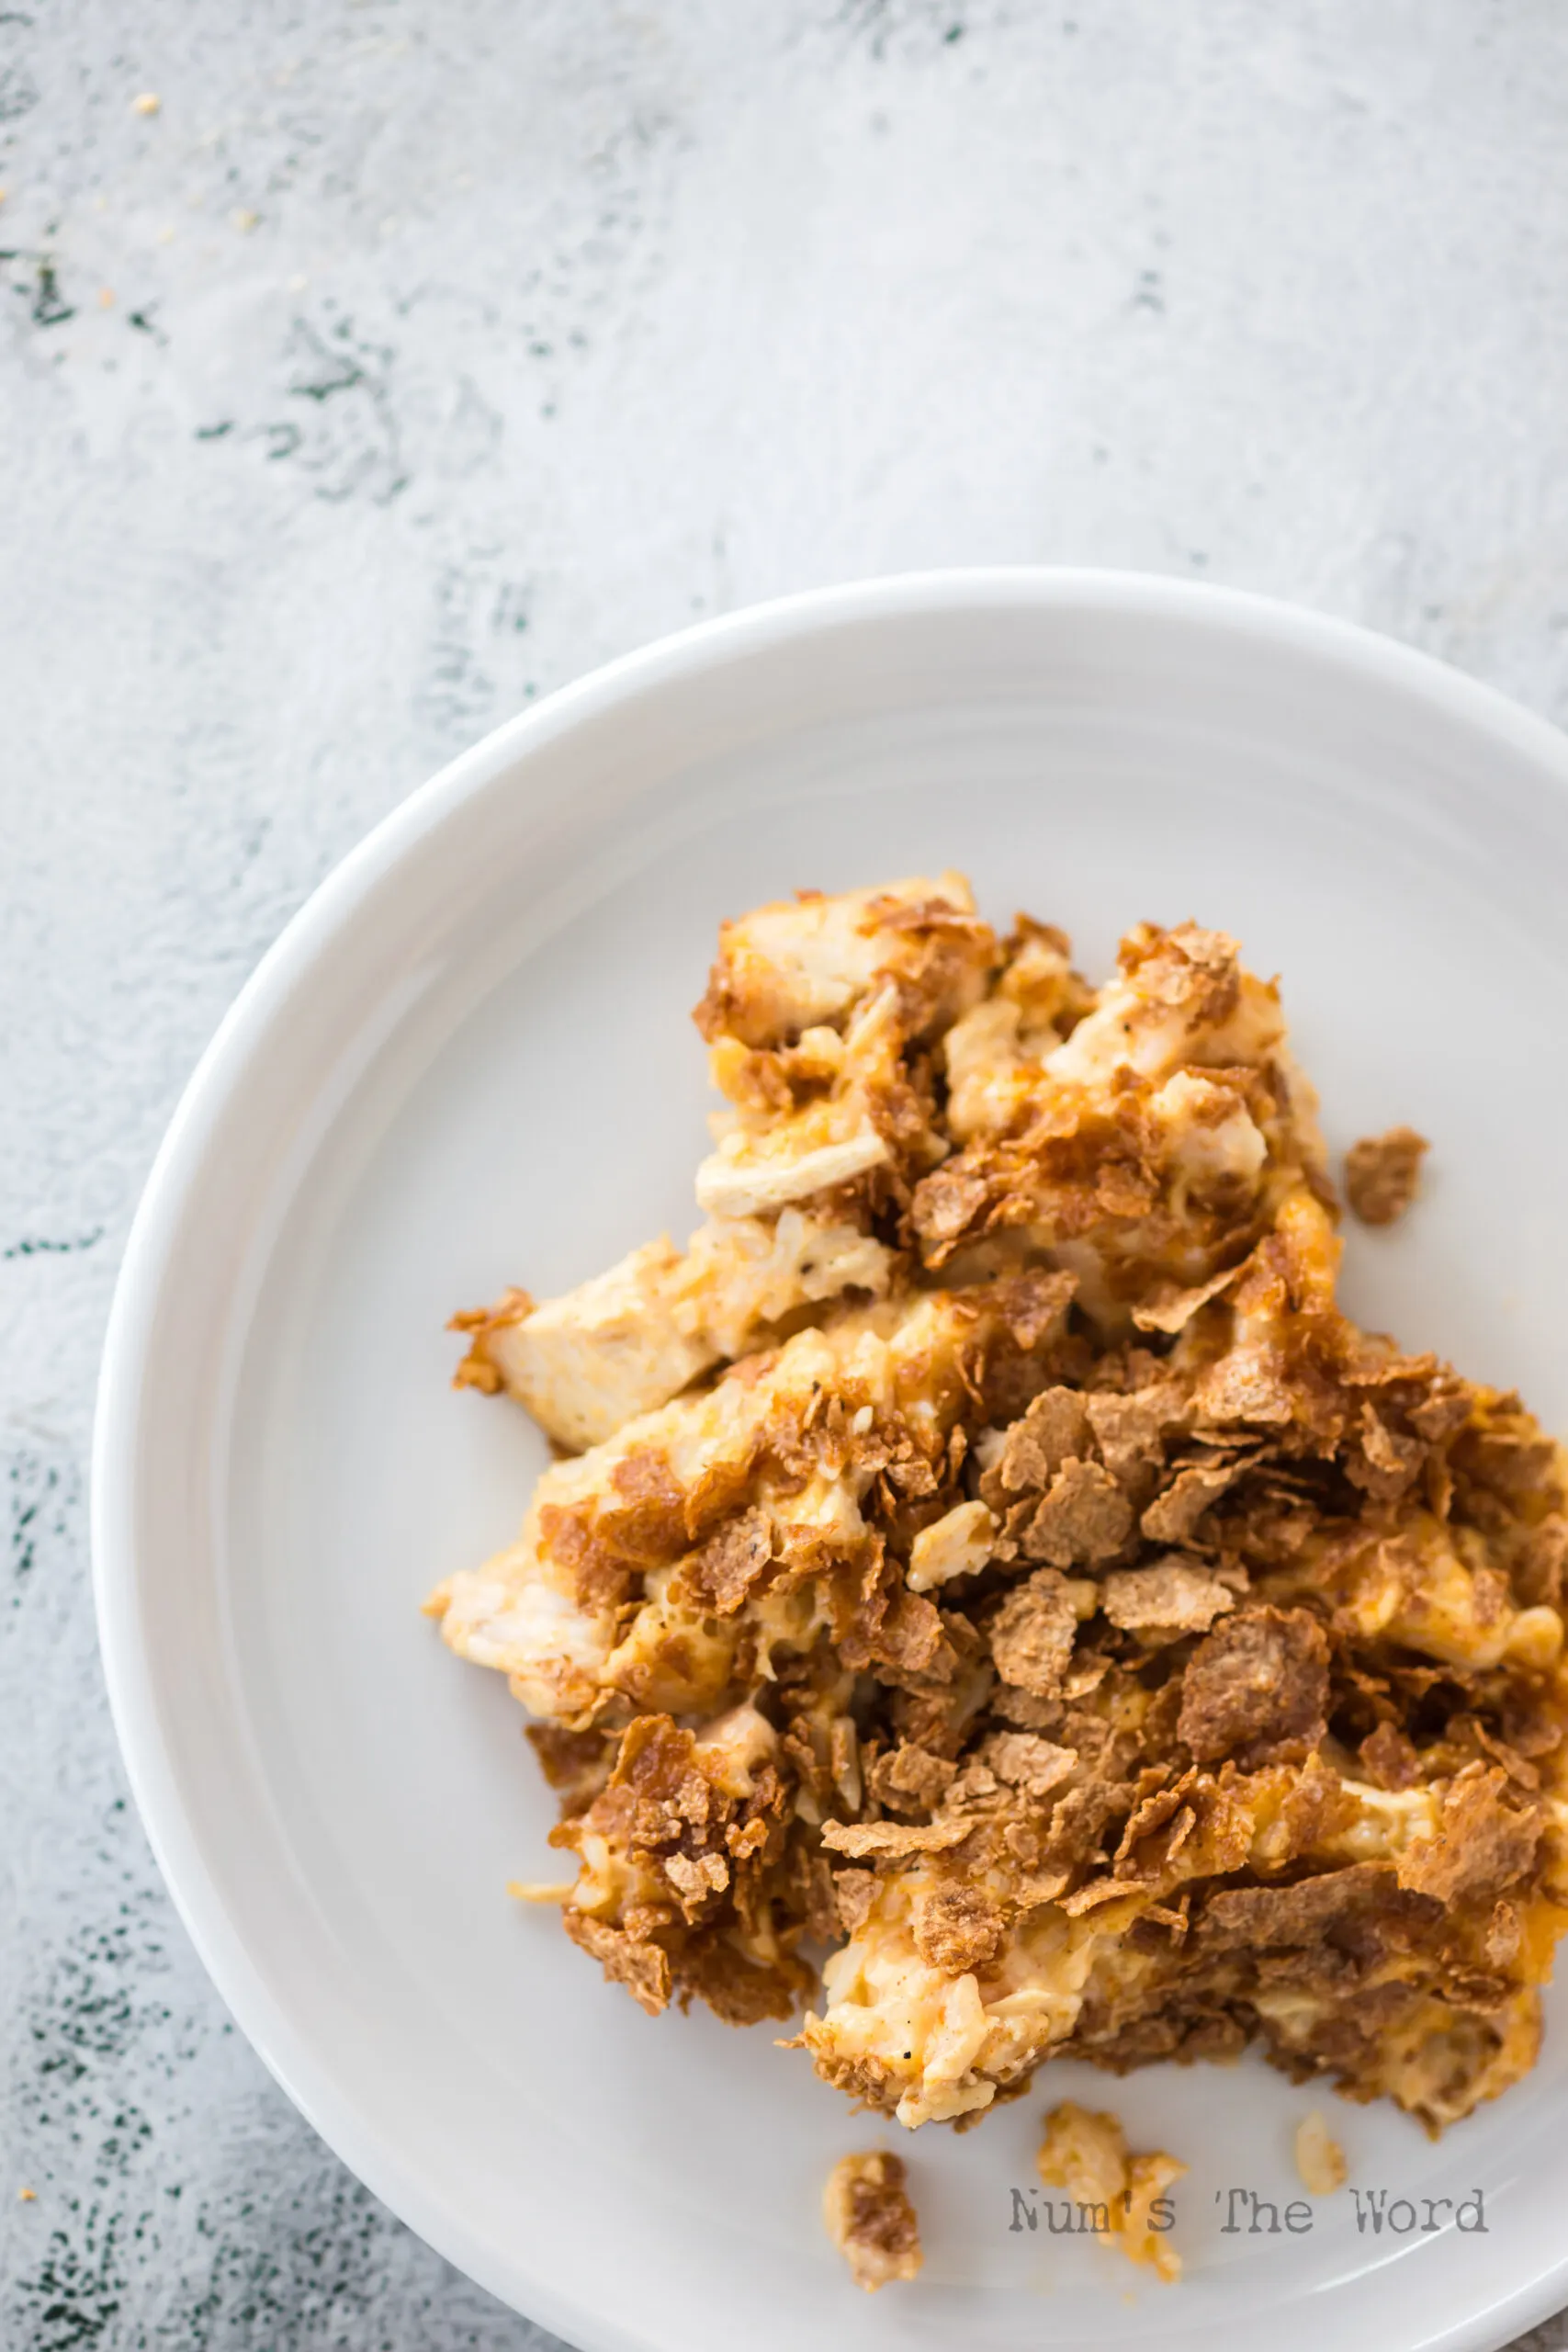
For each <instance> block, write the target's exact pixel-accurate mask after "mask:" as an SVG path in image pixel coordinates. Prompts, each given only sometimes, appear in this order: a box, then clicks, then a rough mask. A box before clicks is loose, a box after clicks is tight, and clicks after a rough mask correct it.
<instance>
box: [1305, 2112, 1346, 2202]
mask: <svg viewBox="0 0 1568 2352" xmlns="http://www.w3.org/2000/svg"><path fill="white" fill-rule="evenodd" d="M1296 2170H1297V2172H1298V2173H1300V2175H1301V2178H1302V2187H1303V2188H1304V2189H1305V2190H1306V2192H1307V2194H1308V2196H1309V2197H1332V2196H1333V2194H1334V2192H1335V2190H1336V2189H1337V2188H1344V2186H1345V2177H1346V2173H1347V2170H1348V2166H1347V2165H1346V2162H1345V2151H1344V2149H1343V2148H1342V2147H1341V2146H1340V2144H1339V2143H1338V2141H1337V2139H1336V2138H1335V2137H1334V2134H1333V2132H1332V2131H1330V2130H1329V2128H1328V2126H1327V2124H1326V2123H1325V2121H1324V2120H1323V2118H1322V2116H1321V2115H1320V2114H1319V2113H1318V2111H1317V2109H1316V2108H1314V2109H1313V2111H1312V2113H1311V2114H1310V2115H1303V2118H1302V2120H1301V2121H1300V2122H1299V2123H1298V2124H1297V2126H1296Z"/></svg>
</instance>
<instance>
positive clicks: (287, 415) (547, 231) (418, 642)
mask: <svg viewBox="0 0 1568 2352" xmlns="http://www.w3.org/2000/svg"><path fill="white" fill-rule="evenodd" d="M139 100H140V101H141V104H140V105H139V104H138V101H139ZM0 184H3V185H4V187H5V190H6V194H5V198H4V201H3V202H0V247H3V248H4V261H3V264H0V351H3V359H0V367H3V373H0V390H3V408H0V539H3V541H4V543H5V544H4V547H3V548H0V791H3V794H4V803H3V807H4V831H3V835H0V839H3V842H4V857H3V862H0V927H3V928H0V936H3V939H4V950H5V980H4V997H3V1001H4V1004H5V1008H6V1023H5V1029H4V1037H3V1046H0V1050H3V1053H4V1080H3V1083H0V1136H3V1147H4V1148H3V1151H0V1311H3V1315H4V1329H5V1334H6V1344H5V1350H4V1358H3V1365H0V1382H3V1387H0V1408H3V1411H4V1446H5V1477H6V1498H7V1509H8V1513H9V1532H10V1545H9V1562H8V1569H7V1578H8V1589H7V1596H6V1598H7V1606H6V1610H5V1612H4V1615H3V1618H0V1626H3V1637H0V1825H3V1826H0V1950H3V1951H4V1960H5V1996H6V1997H5V1999H4V2002H3V2004H0V2023H3V2027H4V2031H5V2036H6V2052H5V2075H4V2085H3V2090H0V2148H3V2152H4V2165H3V2167H0V2341H3V2343H4V2345H5V2346H6V2347H7V2352H11V2347H17V2352H22V2347H27V2352H66V2347H68V2346H105V2347H107V2346H114V2347H118V2346H126V2347H141V2346H176V2347H181V2348H182V2352H184V2347H191V2352H201V2348H202V2347H205V2352H242V2347H243V2352H328V2347H333V2352H338V2347H341V2348H342V2352H373V2347H376V2348H377V2352H379V2347H386V2352H412V2347H416V2346H417V2347H421V2352H423V2348H424V2347H430V2352H456V2347H457V2346H480V2347H483V2348H484V2352H514V2347H518V2346H525V2345H528V2344H531V2343H541V2342H545V2341H547V2339H544V2338H542V2337H540V2336H539V2335H538V2334H537V2332H536V2331H535V2330H531V2329H530V2328H529V2327H528V2326H527V2325H526V2324H525V2323H524V2322H522V2321H520V2320H517V2319H514V2318H513V2317H511V2316H510V2315H509V2314H508V2313H507V2312H503V2311H502V2310H501V2309H500V2307H499V2306H497V2305H495V2304H493V2303H492V2302H491V2301H489V2299H488V2298H487V2297H486V2296H484V2295H483V2294H481V2293H480V2292H479V2290H477V2289H476V2288H473V2287H470V2286H469V2285H468V2284H467V2283H466V2282H465V2281H464V2280H463V2279H462V2278H458V2277H457V2275H456V2274H455V2273H454V2272H452V2271H451V2270H449V2269H448V2268H447V2267H446V2265H445V2264H443V2263H442V2262H440V2261H439V2260H438V2259H437V2258H436V2256H434V2255H433V2254H431V2253H430V2252H428V2251H427V2250H426V2249H425V2248H424V2247H423V2245H420V2244H419V2243H418V2242H417V2241H416V2240H415V2239H413V2238H412V2237H411V2236H410V2235H409V2234H408V2233H406V2232H405V2231H404V2230H402V2229H401V2228H400V2226H399V2224H398V2223H397V2222H394V2221H393V2220H392V2219H391V2218H390V2216H389V2214H387V2213H386V2212H385V2211H382V2209H381V2208H380V2207H379V2206H378V2205H377V2204H376V2203H375V2201H374V2200H373V2199H371V2198H370V2197H369V2196H368V2195H367V2193H366V2192H365V2191H364V2190H363V2189H361V2188H358V2187H357V2186H356V2184H355V2182H354V2181H353V2180H352V2179H351V2178H350V2177H349V2176H348V2175H347V2174H346V2173H345V2172H344V2170H343V2169H342V2167H341V2166H340V2165H338V2164H337V2163H336V2162H335V2161H334V2160H333V2157H332V2156H330V2155H329V2154H327V2152H326V2151H325V2149H324V2148H322V2147H321V2144H320V2143H318V2142H317V2140H316V2139H315V2137H314V2136H313V2134H312V2133H311V2132H310V2130H309V2129H308V2128H307V2126H306V2125H305V2124H304V2123H303V2122H302V2121H300V2120H299V2118H298V2117H297V2116H296V2115H295V2114H294V2113H293V2111H292V2110H291V2109H290V2108H289V2107H288V2105H287V2103H286V2102H285V2100H284V2099H283V2098H282V2097H281V2095H280V2094H279V2093H278V2092H277V2091H276V2090H275V2089H274V2088H273V2086H272V2085H271V2083H270V2082H269V2080H268V2079H267V2077H266V2076H265V2075H264V2073H263V2071H262V2068H261V2066H260V2064H258V2062H257V2061H256V2060H255V2059H254V2057H253V2056H252V2055H251V2053H250V2052H249V2051H248V2049H247V2048H246V2047H245V2046H244V2045H243V2042H242V2041H240V2039H239V2037H238V2036H237V2034H236V2033H235V2032H234V2031H233V2030H232V2028H231V2026H230V2025H229V2023H228V2022H227V2020H226V2019H225V2017H224V2014H223V2011H222V2009H221V2007H220V2004H219V2002H218V2000H217V1998H216V1997H215V1996H214V1995H213V1994H212V1992H211V1991H210V1990H209V1986H208V1985H207V1982H206V1980H205V1978H204V1977H203V1975H202V1973H201V1972H200V1970H199V1969H198V1967H197V1963H196V1962H195V1960H194V1959H193V1957H192V1955H191V1953H190V1951H189V1949H188V1948H187V1946H186V1940H185V1938H184V1935H183V1934H182V1932H181V1930H180V1928H179V1927H178V1925H177V1924H176V1922H175V1918H174V1917H173V1915H172V1912H171V1910H170V1906H169V1904H168V1901H167V1899H166V1897H165V1895H164V1892H163V1889H162V1887H161V1885H160V1883H159V1882H158V1879H157V1877H156V1875H155V1873H154V1871H153V1868H152V1862H151V1860H150V1858H149V1856H148V1852H147V1849H146V1846H145V1844H144V1842H143V1840H142V1838H141V1831H140V1829H139V1827H138V1825H137V1823H136V1820H135V1818H134V1817H133V1815H131V1813H130V1810H129V1808H128V1804H127V1800H126V1796H125V1793H124V1781H123V1779H122V1776H121V1772H120V1768H119V1763H118V1756H117V1753H116V1750H115V1745H114V1740H113V1737H112V1735H111V1732H110V1729H109V1724H108V1720H107V1713H106V1709H105V1702H104V1697H103V1692H102V1689H101V1685H100V1681H99V1675H98V1668H97V1662H96V1651H95V1642H94V1633H93V1623H92V1613H91V1607H90V1600H89V1594H88V1577H87V1557H86V1553H87V1532H86V1524H85V1498H84V1477H85V1458H86V1452H87V1445H88V1432H89V1425H90V1420H91V1415H92V1405H93V1388H94V1379H95V1374H96V1361H97V1353H98V1347H99V1341H100V1336H101V1332H102V1328H103V1323H104V1317H105V1314H106V1311H107V1305H108V1299H109V1293H110V1289H111V1286H112V1283H113V1281H114V1274H115V1268H116V1263H117V1261H118V1255H119V1251H120V1249H121V1245H122V1243H123V1241H124V1238H125V1234H126V1230H127V1226H128V1223H129V1220H130V1215H131V1211H132V1209H133V1207H134V1205H135V1201H136V1196H137V1193H138V1190H139V1188H140V1186H141V1182H142V1179H143V1177H144V1175H145V1173H146V1170H147V1168H148V1165H149V1162H150V1160H151V1158H152V1152H153V1149H154V1147H155V1145H156V1143H157V1140H158V1137H159V1135H160V1133H161V1131H162V1129H163V1127H164V1123H165V1121H166V1120H167V1118H168V1116H169V1114H170V1112H171V1110H172V1109H173V1106H174V1103H175V1098H176V1096H177V1094H178V1092H179V1090H180V1088H181V1086H182V1084H183V1082H184V1080H185V1079H186V1075H187V1073H188V1072H189V1070H190V1069H191V1066H192V1064H193V1063H194V1061H195V1059H196V1057H197V1054H198V1052H199V1050H200V1048H201V1047H202V1046H203V1045H204V1044H205V1043H206V1041H207V1039H208V1037H209V1035H210V1034H211V1032H212V1030H213V1028H214V1026H215V1024H216V1023H217V1022H218V1019H219V1017H220V1014H221V1013H222V1012H223V1010H224V1008H225V1006H226V1005H227V1004H228V1003H229V1001H230V1000H231V997H232V996H233V994H234V992H235V990H236V989H238V987H239V985H240V983H241V981H242V980H243V978H244V976H245V975H246V973H247V972H248V971H249V970H250V969H251V967H252V966H253V965H254V962H255V961H256V959H257V957H258V956H260V954H261V953H262V951H263V949H264V948H265V946H266V945H267V944H268V942H269V941H270V940H271V939H272V938H273V937H274V936H275V934H276V932H277V931H278V929H279V928H280V926H281V925H282V924H283V922H285V920H286V919H287V917H288V915H289V914H290V913H291V912H292V911H293V910H294V909H295V908H296V907H297V906H298V905H299V903H300V901H301V899H304V898H305V896H306V895H307V893H308V892H309V891H310V888H312V886H313V885H314V884H315V883H316V882H317V881H318V880H319V879H320V878H321V876H322V875H323V874H324V873H325V872H326V871H327V869H328V867H329V866H331V865H333V862H334V860H335V859H336V858H337V857H338V856H339V855H340V854H342V852H343V851H344V850H345V849H346V848H348V846H349V845H350V843H351V842H354V841H355V839H357V837H358V836H359V835H360V834H361V833H363V832H364V831H366V829H367V827H368V826H369V825H371V824H373V823H374V822H375V820H377V819H378V817H380V816H381V815H382V814H383V813H384V812H385V810H387V809H389V808H390V807H391V806H392V804H393V803H394V802H395V801H396V800H397V799H398V798H399V797H400V795H402V794H403V793H405V792H407V791H408V790H409V789H410V788H411V787H412V786H414V785H415V784H417V783H418V782H419V781H420V779H421V778H422V777H423V776H424V775H426V774H428V773H429V772H430V770H432V769H433V768H434V767H435V766H437V765H438V764H439V763H442V762H443V761H444V760H446V758H447V757H448V756H449V755H450V754H451V753H452V752H456V751H457V750H459V749H460V748H461V747H462V746H463V745H465V744H467V743H468V742H469V741H472V740H473V739H474V738H475V737H476V736H478V735H479V734H481V733H482V732H483V731H484V730H485V729H487V728H489V727H490V726H491V725H492V724H493V723H494V722H495V721H496V720H498V719H500V718H504V717H505V716H506V715H507V714H508V713H509V712H511V711H513V710H514V709H515V708H516V707H518V706H519V704H520V703H522V702H523V701H525V699H526V698H528V697H530V696H533V695H540V694H544V693H546V692H547V691H548V690H549V689H550V688H551V687H552V686H555V685H558V684H560V683H562V681H564V680H566V679H568V678H570V677H572V676H574V675H576V674H577V673H580V672H581V671H583V670H586V669H588V668H590V667H591V666H592V664H594V663H596V662H599V661H601V660H603V659H604V657H605V656H607V655H609V654H613V653H615V652H618V651H620V650H623V649H625V648H626V647H629V646H632V645H634V644H636V643H637V642H638V641H639V640H642V639H647V638H649V637H653V636H656V635H658V634H659V633H660V632H662V631H664V630H668V629H671V628H676V627H678V626H680V625H681V624H682V623H683V622H685V621H687V620H689V619H691V618H692V617H693V616H696V615H700V614H704V613H711V612H716V611H718V610H721V609H724V608H726V607H728V606H731V605H739V604H742V603H746V602H748V601H750V600H751V599H754V598H757V597H762V596H770V595H773V594H778V593H779V592H781V591H784V590H787V589H792V588H797V587H802V586H807V585H810V584H814V583H817V582H824V581H829V580H835V579H842V578H846V577H849V576H852V575H853V574H856V573H862V572H868V571H887V570H895V569H901V568H904V567H908V566H918V565H927V564H942V563H953V562H965V561H1034V560H1045V561H1069V562H1086V561H1087V562H1094V563H1109V564H1122V565H1137V566H1144V567H1146V568H1150V569H1153V570H1156V571H1170V572H1176V573H1179V574H1182V575H1186V576H1190V577H1199V578H1203V579H1209V580H1217V581H1224V582H1231V583H1234V584H1237V585H1242V586H1247V587H1252V588H1259V589H1264V590H1267V591H1269V592H1270V593H1273V594H1280V595H1284V596H1291V597H1295V598H1299V599H1301V600H1303V601H1304V602H1306V603H1308V604H1312V605H1318V606H1320V607H1323V608H1325V609H1326V610H1329V611H1333V612H1337V613H1341V614H1346V615H1348V616H1353V617H1355V618H1357V619H1359V620H1364V621H1369V622H1371V623H1372V624H1374V625H1375V626H1377V627H1379V628H1386V629H1390V630H1392V631H1393V632H1394V633H1395V634H1396V635H1399V636H1401V637H1404V638H1406V639H1411V640H1412V641H1414V642H1416V643H1417V644H1420V645H1423V646H1426V647H1428V648H1430V649H1431V650H1434V651H1436V652H1438V653H1440V654H1443V655H1446V656H1447V657H1449V658H1450V659H1451V660H1453V661H1456V662H1460V663H1461V664H1463V665H1464V666H1465V667H1466V668H1468V669H1470V670H1472V671H1474V672H1475V673H1477V674H1479V675H1480V676H1482V677H1484V678H1487V679H1490V680H1492V681H1494V682H1495V684H1498V685H1500V686H1503V687H1505V688H1506V689H1507V690H1508V691H1509V692H1511V693H1513V694H1515V695H1519V696H1520V697H1521V698H1522V699H1523V700H1524V701H1525V702H1527V703H1529V704H1531V705H1533V706H1534V707H1536V708H1537V709H1539V710H1541V711H1544V712H1546V713H1547V714H1549V715H1550V716H1553V717H1556V718H1562V716H1563V715H1564V711H1565V709H1568V236H1565V234H1564V224H1565V222H1568V13H1565V12H1564V10H1563V8H1562V6H1561V5H1560V0H1496V4H1495V5H1488V4H1487V0H1270V5H1269V6H1267V7H1260V6H1258V5H1257V0H1203V5H1201V6H1174V5H1172V0H1066V5H1065V6H1059V5H1051V6H1047V5H1039V4H1037V0H1012V5H1006V0H942V5H938V0H775V4H774V5H773V6H753V7H741V6H736V5H735V0H648V5H644V6H631V5H627V6H615V5H612V0H528V5H526V6H519V5H517V0H425V5H423V6H421V5H412V0H411V4H410V5H404V6H399V5H397V0H368V5H365V6H353V5H344V4H343V0H322V5H320V6H305V5H302V0H239V5H237V6H231V7H221V6H220V7H210V8H206V9H195V8H190V7H188V6H186V7H182V6H177V5H175V0H141V6H139V7H137V8H134V9H132V8H130V7H129V6H125V5H124V0H120V5H118V6H114V5H110V0H38V5H37V6H36V7H35V6H34V5H33V0H22V6H20V7H18V8H9V9H6V11H4V12H3V13H0ZM25 2188H26V2189H31V2190H32V2191H34V2192H35V2194H34V2195H33V2197H32V2198H31V2199H23V2198H21V2197H20V2196H19V2195H18V2192H19V2191H20V2190H22V2189H25ZM1530 2341H1531V2343H1532V2345H1534V2346H1540V2347H1545V2346H1549V2345H1550V2346H1563V2345H1568V2326H1565V2325H1564V2324H1563V2323H1561V2322H1560V2323H1558V2324H1557V2325H1556V2326H1554V2327H1551V2328H1547V2329H1543V2330H1541V2331H1540V2333H1539V2334H1538V2335H1536V2336H1535V2337H1533V2338H1531V2339H1530Z"/></svg>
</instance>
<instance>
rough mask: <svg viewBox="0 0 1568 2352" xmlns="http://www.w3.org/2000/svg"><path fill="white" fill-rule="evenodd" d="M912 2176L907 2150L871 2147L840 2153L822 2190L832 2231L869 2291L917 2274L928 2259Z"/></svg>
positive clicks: (853, 2271)
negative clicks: (910, 2185) (912, 2198)
mask: <svg viewBox="0 0 1568 2352" xmlns="http://www.w3.org/2000/svg"><path fill="white" fill-rule="evenodd" d="M907 2177H908V2173H907V2167H906V2165H905V2163H904V2159H903V2157H902V2156H895V2155H892V2154H889V2153H888V2151H887V2150H886V2149H885V2148H870V2149H867V2150H865V2151H864V2152H863V2153H862V2154H859V2155H852V2156H840V2158H839V2161H838V2163H837V2164H836V2165H834V2166H833V2169H832V2171H831V2172H830V2173H829V2175H828V2179H827V2183H826V2185H825V2187H824V2188H823V2191H822V2219H823V2221H824V2222H825V2223H826V2225H827V2231H828V2235H829V2237H830V2238H831V2239H832V2241H833V2244H834V2245H836V2246H837V2247H838V2249H839V2251H840V2254H841V2255H842V2256H843V2257H844V2260H845V2261H846V2262H847V2263H848V2264H849V2266H850V2276H851V2277H852V2278H853V2280H854V2282H855V2285H856V2286H857V2287H863V2288H864V2289H865V2290H866V2292H867V2293H868V2294H873V2295H874V2293H875V2292H876V2290H877V2289H878V2288H879V2287H886V2286H887V2285H888V2284H889V2282H890V2281H891V2280H893V2279H895V2278H915V2277H916V2276H917V2274H918V2273H919V2267H920V2264H921V2261H922V2259H923V2256H922V2255H921V2252H920V2225H919V2220H918V2219H917V2218H916V2214H915V2209H914V2207H913V2205H912V2204H911V2203H910V2201H909V2194H908V2189H907V2188H905V2186H904V2183H905V2180H906V2178H907Z"/></svg>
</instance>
